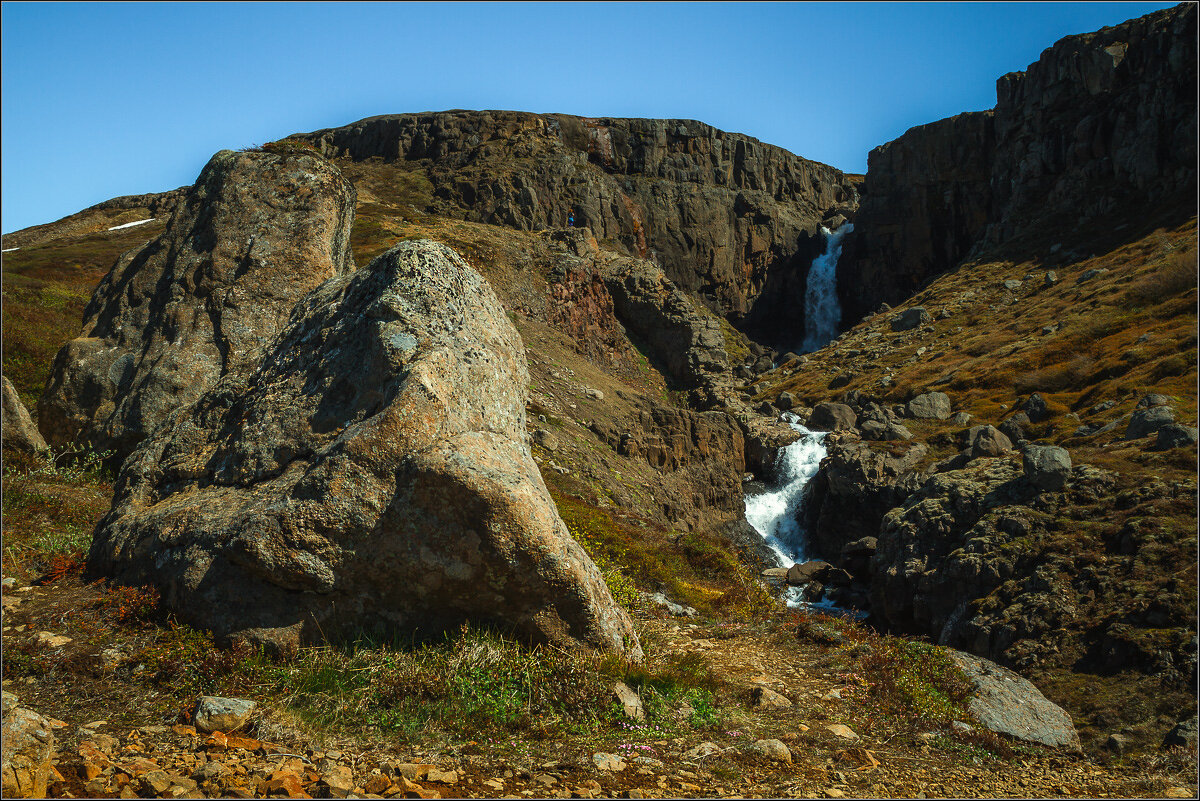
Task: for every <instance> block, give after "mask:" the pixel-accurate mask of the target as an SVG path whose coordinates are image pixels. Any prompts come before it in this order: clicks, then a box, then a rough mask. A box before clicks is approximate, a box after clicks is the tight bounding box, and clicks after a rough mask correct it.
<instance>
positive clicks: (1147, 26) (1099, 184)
mask: <svg viewBox="0 0 1200 801" xmlns="http://www.w3.org/2000/svg"><path fill="white" fill-rule="evenodd" d="M996 95H997V102H996V107H995V109H993V110H992V111H988V112H973V113H969V114H960V115H958V116H957V117H951V118H949V119H946V120H942V121H940V122H936V123H931V124H929V125H922V126H919V127H917V128H913V129H911V130H909V131H907V132H906V133H905V134H904V135H903V136H901V137H899V138H898V139H896V140H894V141H892V142H889V143H887V144H885V145H882V146H880V147H878V148H876V149H875V150H873V151H872V152H871V154H870V156H869V158H868V169H867V178H866V182H865V186H864V191H863V200H862V204H861V207H860V210H859V213H858V215H857V216H856V217H855V220H854V223H855V230H854V233H852V234H850V235H849V236H848V237H847V238H846V243H845V246H844V250H843V256H842V260H841V262H840V263H839V265H838V291H839V295H840V297H841V299H842V304H843V320H844V321H845V323H846V324H847V325H849V324H853V322H854V321H856V320H858V319H860V318H861V317H862V316H864V315H865V314H867V313H868V312H870V311H872V310H874V309H875V307H876V306H878V305H879V304H880V303H881V302H887V303H896V302H897V301H899V300H902V299H903V298H905V297H907V296H908V295H910V294H912V292H913V291H914V290H915V289H916V288H917V287H918V286H920V285H921V284H922V283H923V282H924V281H925V280H926V279H927V278H929V277H930V276H933V275H937V274H939V273H942V272H945V271H946V270H948V269H950V268H951V267H953V266H955V265H956V264H958V263H959V262H961V261H962V260H963V259H964V258H966V257H967V256H968V254H970V253H971V252H972V250H973V249H976V248H982V247H987V246H994V245H1000V244H1004V243H1006V242H1009V241H1011V240H1013V239H1014V237H1017V236H1019V235H1021V234H1023V233H1026V232H1028V231H1029V230H1030V229H1034V228H1038V227H1040V226H1046V227H1047V229H1049V228H1050V227H1056V228H1061V229H1062V231H1061V236H1062V237H1064V238H1068V239H1069V237H1070V226H1071V225H1073V224H1077V223H1078V222H1080V221H1081V220H1089V219H1096V218H1100V217H1102V216H1104V215H1108V214H1111V213H1113V212H1115V211H1118V210H1127V211H1132V212H1133V213H1137V212H1139V211H1141V210H1143V209H1144V208H1146V207H1148V206H1153V205H1156V204H1161V203H1163V202H1165V201H1170V200H1171V199H1172V198H1176V197H1179V198H1182V202H1181V203H1180V208H1181V209H1190V210H1191V211H1190V212H1189V213H1194V202H1193V201H1194V193H1195V186H1196V103H1195V96H1196V6H1195V5H1194V4H1181V5H1179V6H1176V7H1175V8H1171V9H1166V10H1164V11H1159V12H1155V13H1153V14H1148V15H1146V16H1144V17H1140V18H1138V19H1134V20H1130V21H1129V22H1126V23H1123V24H1121V25H1117V26H1113V27H1111V28H1104V29H1102V30H1100V31H1097V32H1095V33H1087V34H1081V35H1078V36H1069V37H1067V38H1065V39H1062V40H1061V41H1059V42H1058V43H1057V44H1055V45H1054V46H1053V47H1050V48H1048V49H1047V50H1046V51H1045V52H1044V53H1043V54H1042V57H1041V58H1040V59H1039V60H1038V61H1037V62H1036V63H1034V64H1031V65H1030V66H1029V68H1028V69H1027V70H1026V71H1025V72H1014V73H1010V74H1008V75H1005V76H1004V77H1002V78H1000V79H999V80H998V81H997V85H996Z"/></svg>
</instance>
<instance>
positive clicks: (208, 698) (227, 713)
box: [196, 695, 258, 732]
mask: <svg viewBox="0 0 1200 801" xmlns="http://www.w3.org/2000/svg"><path fill="white" fill-rule="evenodd" d="M257 706H258V705H257V704H255V703H254V702H253V701H247V700H245V699H242V698H222V697H220V696H215V695H204V696H201V697H200V702H199V704H198V705H197V707H196V728H197V729H199V730H200V731H203V732H214V731H221V732H230V731H234V730H235V729H239V728H241V727H242V726H244V725H246V723H247V721H249V720H250V716H251V715H252V714H254V710H255V709H256V708H257Z"/></svg>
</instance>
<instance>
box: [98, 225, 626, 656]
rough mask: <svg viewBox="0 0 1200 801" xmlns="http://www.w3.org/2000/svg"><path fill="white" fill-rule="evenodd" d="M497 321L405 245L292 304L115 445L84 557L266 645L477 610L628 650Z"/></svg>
mask: <svg viewBox="0 0 1200 801" xmlns="http://www.w3.org/2000/svg"><path fill="white" fill-rule="evenodd" d="M528 384H529V376H528V373H527V370H526V366H525V354H524V348H523V346H522V344H521V340H520V337H519V335H518V334H517V331H516V329H515V328H514V327H513V325H512V323H511V322H510V321H509V319H508V318H507V316H506V315H505V313H504V309H503V308H502V307H501V305H500V302H499V300H498V299H497V298H496V295H495V293H494V292H493V291H492V289H491V287H489V286H488V285H487V284H486V283H485V282H484V280H483V279H482V278H481V277H480V276H479V275H478V274H477V273H476V272H475V271H474V270H472V269H471V268H470V267H469V266H468V265H467V264H466V262H464V261H463V260H462V259H461V258H460V257H459V256H458V255H457V254H456V253H454V252H453V251H452V250H450V249H449V248H447V247H445V246H443V245H438V244H435V243H432V242H427V241H421V242H406V243H403V244H401V245H399V246H397V247H395V248H393V249H392V250H390V251H388V252H387V253H385V254H383V255H382V256H380V257H378V258H377V259H375V260H374V261H373V262H372V263H371V265H370V266H369V267H367V268H364V269H363V270H360V271H358V272H357V273H354V274H352V275H349V276H343V277H339V278H335V279H332V280H330V281H328V282H326V283H324V284H323V285H322V286H320V287H319V288H318V289H316V290H315V291H314V292H312V293H311V294H310V295H309V296H308V297H307V298H306V299H304V300H303V301H302V302H301V303H300V304H298V305H297V307H296V309H295V311H294V313H293V315H292V319H291V321H290V323H289V325H288V327H287V328H286V329H285V330H284V331H282V332H281V333H280V335H279V336H278V337H277V338H276V339H275V340H274V342H273V343H272V344H271V345H270V347H269V348H267V350H266V352H265V355H264V356H263V357H262V358H261V359H260V361H259V363H258V365H257V366H256V367H255V368H254V369H253V370H249V371H243V372H238V373H230V374H228V375H226V376H225V378H223V379H222V380H221V381H219V382H218V383H217V384H216V385H215V386H214V387H213V388H212V389H210V390H209V391H208V392H206V393H205V394H204V395H202V396H201V397H200V398H199V400H198V401H197V402H196V403H195V404H193V405H192V406H190V407H188V408H184V409H181V410H179V411H178V412H177V413H175V414H173V415H172V416H171V417H169V418H168V419H167V420H166V421H165V422H164V423H163V424H162V426H161V427H160V428H159V429H158V430H157V431H156V432H155V433H154V434H153V435H151V436H150V437H149V438H148V439H147V440H146V441H145V442H143V444H142V445H141V446H140V447H139V448H138V449H137V450H136V451H135V452H134V453H133V455H132V456H130V458H129V459H128V460H126V462H125V464H124V466H123V468H122V470H121V472H120V474H119V476H118V479H117V486H116V491H115V498H114V501H113V508H112V509H111V510H110V512H109V513H108V515H107V516H106V517H105V518H104V519H103V520H102V521H101V523H100V524H99V525H98V527H97V529H96V533H95V538H94V541H93V545H92V549H91V552H90V554H89V567H90V570H91V572H92V573H93V574H97V575H108V576H112V577H114V578H116V579H117V580H119V581H121V582H124V583H128V584H143V583H150V584H153V585H155V586H157V587H158V588H159V589H160V590H161V592H162V594H163V598H164V601H165V602H166V604H168V605H169V606H170V607H171V608H172V609H174V610H175V611H176V613H177V614H179V615H180V616H181V617H183V618H185V619H186V620H188V621H189V622H191V623H193V624H195V625H198V626H203V627H206V628H211V629H212V630H213V631H214V632H215V633H216V634H217V635H218V636H221V637H236V638H245V639H247V640H249V641H251V642H253V643H260V644H264V645H268V646H272V647H275V648H279V649H284V650H288V649H291V648H294V647H296V646H297V645H299V644H303V643H306V642H313V641H319V640H322V639H335V638H340V637H347V636H354V635H355V634H357V633H359V632H361V631H364V630H365V631H367V632H372V633H374V632H378V633H379V634H380V635H383V636H386V635H387V634H389V633H398V632H406V633H411V632H416V633H418V634H420V633H434V632H437V631H439V630H444V629H446V628H450V627H454V626H457V625H460V624H461V623H463V622H465V621H468V620H469V621H476V622H491V623H495V624H498V625H500V626H502V627H505V628H507V629H510V630H513V631H515V632H516V633H518V634H520V635H522V636H524V637H526V638H527V639H530V640H534V641H551V642H558V643H563V644H573V645H578V644H579V643H580V642H583V643H586V644H587V645H590V646H594V647H599V648H604V649H608V650H612V651H617V652H621V653H624V654H626V655H627V656H629V657H631V658H634V659H638V658H640V657H641V649H640V646H639V645H638V642H637V638H636V635H635V634H634V631H633V627H632V624H631V622H630V620H629V618H628V616H627V615H626V614H625V612H624V611H623V610H622V609H621V608H620V607H619V606H618V605H617V604H616V603H615V602H614V601H613V599H612V596H611V595H610V594H609V591H608V588H607V587H606V586H605V584H604V581H603V579H602V578H601V576H600V574H599V572H598V571H597V569H596V567H595V565H594V564H593V563H592V562H591V560H590V559H589V558H588V556H587V555H586V553H584V551H583V550H582V548H580V546H579V545H578V544H577V543H576V542H575V541H574V540H573V539H572V538H571V536H570V534H569V533H568V532H567V529H566V526H565V525H564V524H563V522H562V520H561V519H560V518H559V516H558V514H557V512H556V510H555V507H554V504H553V503H552V501H551V500H550V496H549V493H548V491H547V489H546V486H545V484H544V483H543V482H542V479H541V476H540V474H539V473H538V470H537V467H536V465H535V464H534V462H533V458H532V456H531V455H530V452H529V448H528V446H527V445H526V444H525V436H526V433H525V400H526V387H527V386H528Z"/></svg>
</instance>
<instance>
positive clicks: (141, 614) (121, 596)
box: [96, 584, 162, 626]
mask: <svg viewBox="0 0 1200 801" xmlns="http://www.w3.org/2000/svg"><path fill="white" fill-rule="evenodd" d="M161 600H162V599H161V596H160V595H159V593H158V590H156V589H155V588H154V587H122V586H119V585H113V584H110V585H108V586H107V587H105V588H104V589H103V590H102V591H101V594H100V599H99V600H98V601H96V608H97V609H99V610H101V611H102V612H104V613H105V614H107V615H109V616H111V617H112V619H113V620H114V621H115V622H116V623H117V624H119V625H122V626H140V625H143V624H148V623H151V622H154V621H156V620H157V619H158V616H159V606H160V603H161Z"/></svg>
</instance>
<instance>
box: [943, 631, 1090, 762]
mask: <svg viewBox="0 0 1200 801" xmlns="http://www.w3.org/2000/svg"><path fill="white" fill-rule="evenodd" d="M949 655H950V658H951V659H953V660H954V662H955V664H957V665H958V667H959V669H960V670H962V671H963V673H964V674H966V676H967V678H968V679H970V681H971V684H972V687H973V689H972V693H971V697H970V699H969V700H968V701H967V710H968V711H969V712H970V713H971V714H972V715H973V716H974V717H975V719H976V720H977V721H979V723H980V724H981V725H982V726H983V727H984V728H986V729H989V730H990V731H994V732H997V733H998V734H1006V735H1008V736H1009V737H1015V738H1017V739H1019V740H1025V741H1027V742H1033V743H1041V744H1042V745H1048V746H1052V747H1055V748H1065V749H1068V750H1071V751H1078V750H1079V734H1078V733H1077V732H1076V731H1075V723H1074V721H1072V720H1071V716H1070V715H1068V714H1067V713H1066V712H1065V711H1064V710H1063V709H1062V707H1060V706H1058V705H1057V704H1054V703H1052V702H1051V701H1049V700H1048V699H1047V698H1046V696H1044V695H1042V693H1041V692H1040V691H1039V690H1038V688H1037V687H1035V686H1033V684H1031V683H1030V682H1029V681H1027V680H1026V679H1023V678H1021V677H1020V676H1018V675H1017V674H1016V673H1013V672H1012V671H1011V670H1008V669H1007V668H1003V667H1001V666H1000V665H997V664H996V663H995V662H990V661H988V660H986V659H981V658H980V657H978V656H974V655H972V654H965V653H963V652H961V651H954V650H950V651H949Z"/></svg>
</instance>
